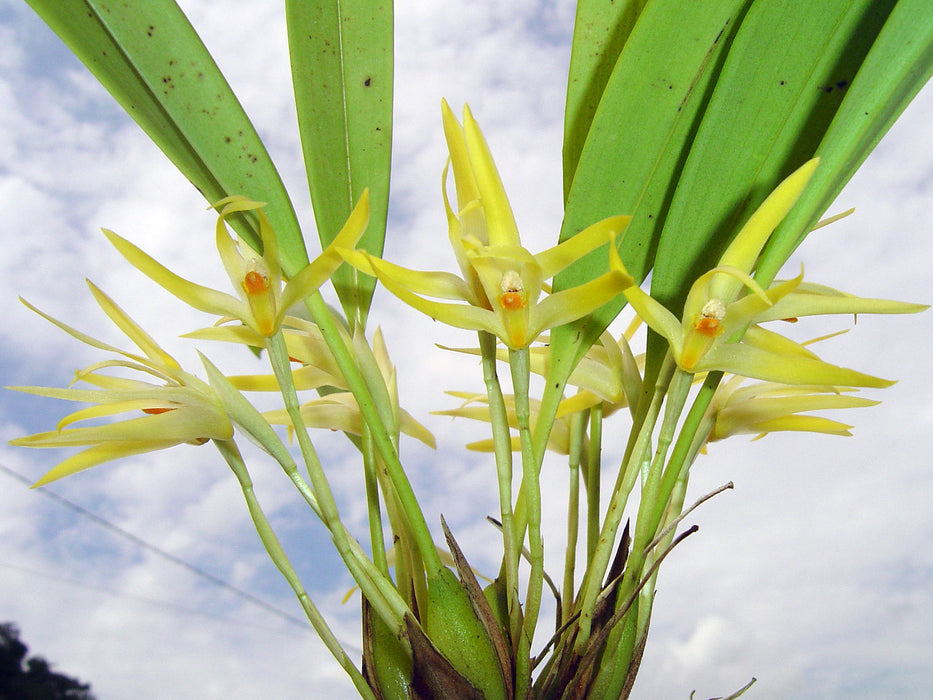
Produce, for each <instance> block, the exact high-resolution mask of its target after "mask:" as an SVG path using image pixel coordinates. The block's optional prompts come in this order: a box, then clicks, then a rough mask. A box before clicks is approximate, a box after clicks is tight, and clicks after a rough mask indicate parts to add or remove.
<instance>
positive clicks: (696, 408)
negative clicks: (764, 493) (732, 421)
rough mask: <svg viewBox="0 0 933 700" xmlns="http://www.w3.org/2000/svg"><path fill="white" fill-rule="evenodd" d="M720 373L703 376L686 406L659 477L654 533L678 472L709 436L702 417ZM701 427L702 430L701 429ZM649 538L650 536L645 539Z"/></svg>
mask: <svg viewBox="0 0 933 700" xmlns="http://www.w3.org/2000/svg"><path fill="white" fill-rule="evenodd" d="M722 374H723V373H722V372H710V373H709V374H708V375H707V376H706V379H705V380H704V382H703V386H702V387H700V391H699V392H698V393H697V396H696V398H695V399H694V401H693V405H692V406H691V407H690V411H689V412H688V413H687V417H686V418H685V419H684V423H683V425H682V426H681V428H680V434H679V435H678V436H677V442H676V443H675V444H674V449H673V451H672V452H671V458H670V461H669V462H668V465H667V467H666V468H665V470H664V475H663V477H662V478H661V483H660V485H659V488H658V500H657V501H656V504H655V510H654V513H653V515H652V519H651V523H652V527H653V529H654V531H655V532H657V529H658V527H659V524H660V521H661V517H662V515H663V513H664V509H665V507H666V506H667V501H668V500H669V499H670V496H671V493H672V492H673V490H674V487H675V485H676V484H677V481H678V479H679V478H680V475H681V472H682V471H685V469H688V468H689V465H690V464H692V462H693V458H695V457H696V453H697V451H698V450H699V448H700V447H702V444H703V442H705V440H706V437H707V435H708V434H709V426H708V425H707V423H706V421H704V417H705V415H706V409H708V408H709V404H710V402H711V401H712V400H713V396H714V395H715V394H716V388H717V387H718V386H719V382H720V381H721V380H722ZM704 426H706V427H705V428H704ZM700 435H702V437H701V438H700V437H699V436H700ZM698 439H700V440H701V442H700V444H699V445H697V444H696V443H697V441H698ZM653 537H654V535H652V536H651V538H649V539H652V538H653Z"/></svg>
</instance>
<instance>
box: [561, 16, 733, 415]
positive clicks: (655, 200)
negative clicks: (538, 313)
mask: <svg viewBox="0 0 933 700" xmlns="http://www.w3.org/2000/svg"><path fill="white" fill-rule="evenodd" d="M743 5H744V2H743V1H742V0H728V1H726V0H697V1H696V2H691V3H683V2H680V1H679V0H654V2H651V3H648V4H647V5H646V6H645V8H644V9H643V10H642V12H641V14H640V15H639V16H638V18H637V21H636V23H635V26H634V27H633V28H632V30H631V33H630V34H629V36H628V40H627V41H626V42H625V44H624V47H623V48H622V51H621V53H620V54H619V58H618V60H617V62H616V65H615V67H614V69H613V71H612V75H611V76H610V77H609V80H608V82H607V83H606V86H605V89H604V91H603V93H602V98H601V100H600V103H599V107H598V109H597V110H596V114H595V115H594V117H593V120H592V125H591V126H590V129H589V132H588V134H587V137H586V142H585V145H584V147H583V150H582V152H581V154H580V158H579V162H578V164H577V167H576V171H575V173H574V177H573V184H572V185H571V187H570V192H569V195H568V197H567V202H566V210H565V213H564V222H563V225H562V228H561V235H560V238H561V240H566V239H567V238H568V237H570V236H572V235H573V234H575V233H577V232H578V231H580V230H582V229H583V228H585V227H586V226H588V225H590V224H592V223H594V222H595V221H599V220H600V219H603V218H606V217H608V216H613V215H617V214H629V215H631V216H632V221H631V222H630V223H629V225H628V228H627V229H626V230H625V232H624V234H623V235H622V236H621V237H620V244H619V251H620V254H621V255H622V259H623V260H624V262H625V265H626V267H627V268H628V270H629V272H630V273H631V274H632V275H633V276H634V277H635V278H636V279H637V280H639V281H640V280H643V279H644V278H645V276H646V275H647V274H648V271H649V270H650V269H651V265H652V264H653V261H654V250H655V248H656V246H657V238H658V236H659V235H660V231H661V225H662V224H663V220H664V215H665V213H666V210H667V207H668V205H669V203H670V200H671V197H672V196H673V192H674V188H675V186H676V182H677V175H678V174H679V172H680V168H681V167H682V165H683V161H684V159H685V157H686V151H687V148H688V147H689V144H690V142H691V139H692V136H693V134H694V132H695V128H696V126H695V122H696V121H697V119H698V118H699V116H700V115H701V114H702V108H703V107H704V105H705V103H706V100H707V99H708V93H709V91H710V84H711V83H712V81H713V79H714V77H715V75H716V73H717V72H718V68H719V65H720V62H721V59H722V54H723V52H724V49H725V48H726V46H727V45H728V43H729V39H730V36H731V33H732V31H733V30H734V27H735V25H736V23H737V21H738V18H739V16H740V13H741V11H742V6H743ZM621 21H627V20H626V19H625V17H624V16H623V17H622V19H621ZM575 51H577V49H575ZM570 105H571V103H570V102H568V106H570ZM579 128H582V127H578V129H579ZM565 133H566V132H565ZM606 269H608V254H607V252H606V250H605V248H603V249H601V250H597V251H595V252H593V253H591V254H590V255H588V256H586V257H584V258H582V259H581V260H579V261H577V262H576V263H574V264H573V265H571V266H570V267H569V268H567V269H566V270H565V271H564V272H563V273H561V274H560V275H558V276H557V278H555V284H554V288H555V290H559V289H566V288H568V287H571V286H576V285H579V284H583V283H585V282H587V281H589V280H591V279H594V278H595V277H597V276H598V275H600V274H602V273H603V272H605V271H606ZM623 305H624V299H623V298H622V297H621V296H620V298H619V299H618V300H617V301H614V302H611V303H609V304H607V305H606V306H604V307H603V308H602V309H599V310H597V311H596V312H595V313H594V314H592V316H591V317H589V318H587V319H584V320H582V321H580V322H577V323H574V324H570V325H569V326H563V327H560V328H557V329H555V330H554V332H553V333H552V335H551V370H550V374H549V381H548V384H547V388H548V392H549V394H552V395H551V397H550V398H553V392H555V391H557V392H558V393H559V391H561V390H562V389H563V386H564V383H565V382H566V379H567V377H568V376H569V375H570V372H571V371H572V369H573V367H574V366H575V364H576V361H577V360H578V359H579V358H580V357H581V356H582V355H583V353H585V352H586V349H587V348H588V347H589V346H590V345H591V344H592V343H593V342H594V341H595V340H596V339H597V338H598V337H599V335H600V334H601V333H602V331H603V330H605V328H606V326H607V325H608V324H609V322H610V321H611V320H612V319H613V318H614V317H615V316H616V314H618V312H619V310H620V309H621V308H622V306H623ZM548 401H549V399H548V398H546V399H545V402H546V403H547V402H548Z"/></svg>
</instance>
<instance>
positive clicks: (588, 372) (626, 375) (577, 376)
mask: <svg viewBox="0 0 933 700" xmlns="http://www.w3.org/2000/svg"><path fill="white" fill-rule="evenodd" d="M638 320H639V321H640V319H638ZM632 330H634V328H633V329H632ZM630 337H631V334H630V333H629V332H626V334H624V335H623V336H621V337H620V338H619V340H618V342H617V341H616V340H615V338H613V336H612V334H611V333H610V332H609V331H604V332H603V333H602V335H600V337H599V340H598V341H597V342H595V343H593V345H591V346H590V347H589V349H588V350H587V351H586V354H585V355H584V356H583V357H582V358H581V359H580V361H579V362H578V363H577V365H576V366H575V367H574V368H573V371H572V372H571V373H570V377H569V378H568V379H567V384H569V385H570V386H575V387H577V388H578V389H580V391H579V392H578V393H577V394H575V395H574V396H572V397H570V398H568V399H564V400H563V402H562V403H561V409H562V410H563V411H564V412H565V413H566V412H571V413H572V412H573V411H576V410H580V411H582V410H584V409H587V408H590V407H591V406H595V405H596V404H598V403H602V404H603V415H604V416H609V415H611V414H613V413H615V411H617V410H619V409H620V408H623V407H626V406H629V405H630V402H629V399H628V397H629V396H633V397H637V396H639V395H640V394H641V383H642V377H641V369H643V367H644V360H645V356H644V354H641V355H639V356H638V357H636V356H635V355H634V354H633V353H632V349H631V347H630V346H629V343H628V340H629V338H630ZM537 340H538V341H539V343H540V344H539V345H535V346H534V347H531V348H529V360H530V362H529V366H530V369H531V371H532V372H534V373H535V374H538V375H540V376H542V377H546V376H547V374H548V372H549V370H550V364H551V356H550V338H549V336H547V335H541V336H539V337H538V339H537ZM438 347H440V348H441V349H443V350H449V351H451V352H458V353H463V354H465V355H480V354H481V352H480V349H479V348H451V347H446V346H443V345H439V346H438ZM496 358H497V359H498V360H499V361H501V362H508V359H509V356H508V351H506V350H504V349H502V348H499V349H498V350H497V351H496ZM571 407H575V408H573V409H572V410H571Z"/></svg>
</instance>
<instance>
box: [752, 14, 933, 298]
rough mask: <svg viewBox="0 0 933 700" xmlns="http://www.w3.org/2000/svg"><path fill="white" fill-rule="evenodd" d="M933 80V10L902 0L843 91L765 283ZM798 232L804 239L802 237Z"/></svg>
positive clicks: (770, 252) (763, 274)
mask: <svg viewBox="0 0 933 700" xmlns="http://www.w3.org/2000/svg"><path fill="white" fill-rule="evenodd" d="M931 75H933V6H931V5H930V3H929V2H928V1H927V0H900V1H899V2H898V3H897V6H896V7H895V8H894V10H893V11H892V12H891V14H890V15H889V16H888V19H887V21H886V22H885V24H884V27H883V28H882V30H881V32H880V33H879V34H878V38H877V40H876V41H875V43H874V44H873V45H872V47H871V51H870V52H869V53H868V55H867V56H866V57H865V60H864V62H863V63H862V67H861V68H860V69H859V72H858V75H856V77H855V79H854V80H853V81H852V85H851V87H850V88H849V89H848V90H847V91H846V94H845V99H844V100H843V102H842V104H841V105H840V107H839V109H838V110H837V112H836V115H835V116H834V117H833V121H832V123H831V124H830V126H829V129H828V130H827V131H826V135H825V137H824V138H823V141H822V142H821V143H820V146H819V148H818V149H817V154H818V155H819V156H820V158H821V161H820V167H819V168H818V169H817V171H816V173H815V174H814V177H813V180H811V181H810V185H809V186H808V188H807V189H806V190H805V191H804V194H803V196H802V197H801V198H800V200H799V201H798V202H797V205H796V206H795V207H794V209H793V211H792V212H791V213H790V215H789V216H788V217H787V219H786V220H785V221H784V223H783V224H782V225H781V226H780V228H778V230H777V232H776V233H775V235H774V236H773V237H772V239H771V240H770V241H769V242H768V245H767V247H766V248H765V250H764V252H763V253H762V259H761V261H760V262H759V265H758V271H757V274H756V278H757V279H758V280H759V281H761V282H763V283H765V284H767V283H768V282H770V281H771V280H773V279H774V276H775V274H777V271H778V269H779V268H780V267H781V265H783V264H784V261H785V260H787V258H788V257H789V256H790V254H791V253H792V252H793V250H794V248H796V247H797V245H799V244H800V242H801V241H802V240H803V235H805V234H806V232H807V230H808V228H809V225H810V224H811V223H812V222H814V221H816V220H817V219H818V218H819V217H820V216H821V215H822V213H823V212H825V211H826V208H827V207H829V206H830V204H831V203H832V201H833V200H834V199H835V198H836V195H837V194H839V192H840V190H841V189H842V187H843V186H844V185H845V183H846V182H848V181H849V178H851V177H852V175H853V174H854V173H855V171H856V169H857V168H858V167H859V166H860V165H861V163H862V161H863V160H865V158H866V157H867V156H868V154H869V153H870V152H871V150H872V149H873V148H874V147H875V146H876V145H877V143H878V141H879V140H880V139H881V137H882V136H884V134H885V133H886V132H887V130H888V129H889V128H890V127H891V125H892V124H893V123H894V120H895V119H897V117H898V116H899V115H900V114H901V112H903V111H904V108H905V107H907V105H908V104H909V103H910V101H911V100H912V99H913V98H914V97H915V96H916V94H917V92H919V90H920V88H921V87H923V85H924V84H925V83H926V82H927V81H928V80H929V79H930V77H931ZM801 233H802V234H803V235H801Z"/></svg>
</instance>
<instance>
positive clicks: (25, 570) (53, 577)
mask: <svg viewBox="0 0 933 700" xmlns="http://www.w3.org/2000/svg"><path fill="white" fill-rule="evenodd" d="M0 568H3V569H10V570H12V571H17V572H19V573H21V574H25V575H28V576H29V577H30V578H34V577H39V578H44V579H48V580H49V581H56V582H58V583H64V584H67V585H69V586H74V587H76V588H84V589H86V590H89V591H95V592H97V593H104V594H106V595H112V596H115V597H118V598H126V599H128V600H135V601H137V602H140V603H145V604H146V605H153V606H156V607H159V608H165V609H167V610H171V611H172V612H175V613H179V614H183V615H200V616H202V617H208V618H211V619H214V620H219V621H221V622H226V623H227V624H231V625H236V626H237V627H238V628H242V627H250V628H252V629H256V630H262V631H263V632H275V633H277V634H288V635H289V636H291V632H285V631H284V630H281V629H275V628H274V627H266V626H264V625H257V624H255V623H252V622H245V621H241V620H236V619H233V618H231V617H226V616H224V615H216V614H214V613H211V612H207V611H205V610H199V609H198V608H191V607H187V606H184V605H178V604H176V603H172V602H170V601H167V600H159V599H157V598H149V597H147V596H141V595H134V594H133V593H124V592H122V591H117V590H114V589H112V588H107V587H105V586H96V585H94V584H90V583H85V582H84V581H79V580H78V579H74V578H69V577H67V576H59V575H58V574H52V573H49V572H47V571H40V570H38V569H33V568H31V567H28V566H20V565H19V564H11V563H10V562H5V561H0Z"/></svg>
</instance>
